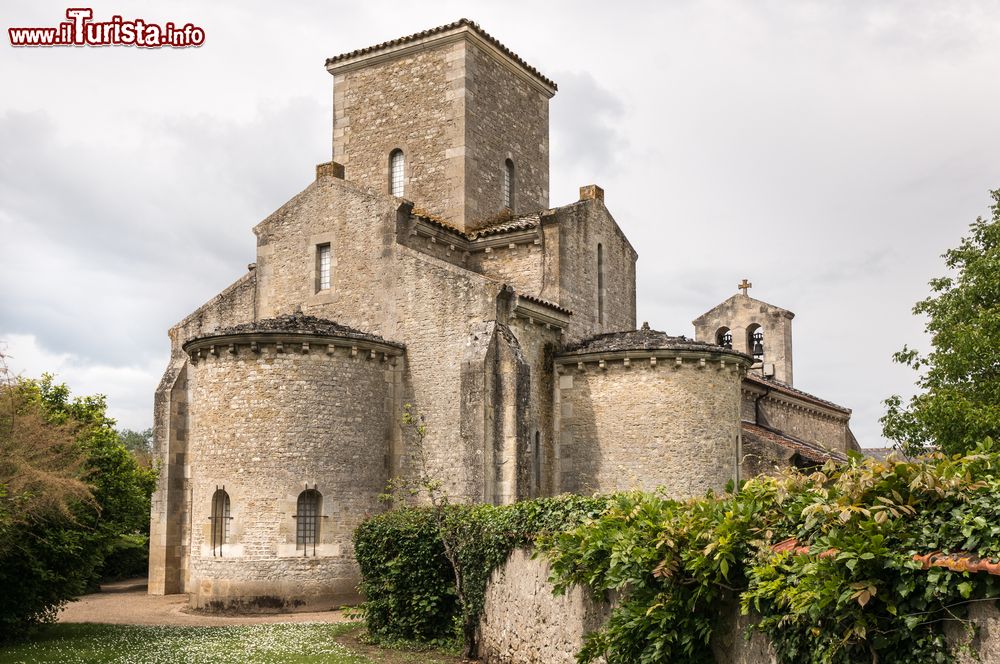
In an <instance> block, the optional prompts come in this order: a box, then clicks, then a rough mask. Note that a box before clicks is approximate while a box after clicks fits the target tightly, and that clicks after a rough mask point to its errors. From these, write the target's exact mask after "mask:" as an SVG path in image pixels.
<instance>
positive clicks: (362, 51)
mask: <svg viewBox="0 0 1000 664" xmlns="http://www.w3.org/2000/svg"><path fill="white" fill-rule="evenodd" d="M461 27H467V28H470V29H471V30H473V31H474V32H475V33H476V34H478V35H479V36H480V37H482V38H483V39H485V40H486V41H488V42H489V43H490V44H492V45H493V46H495V47H496V48H498V49H499V50H500V51H501V52H502V53H503V54H504V55H506V56H507V57H508V58H510V59H511V60H513V61H514V62H516V63H517V64H519V65H521V66H522V67H524V68H525V70H527V71H528V72H529V73H531V74H532V75H533V76H535V78H537V79H538V80H539V81H541V82H542V83H544V84H545V85H547V86H549V87H550V88H552V89H553V90H558V89H559V87H558V86H557V85H556V84H555V82H554V81H552V80H551V79H549V78H547V77H546V76H544V75H543V74H542V73H541V72H540V71H538V70H537V69H535V68H534V67H532V66H531V65H529V64H528V63H527V62H525V61H524V60H523V59H522V58H521V56H519V55H518V54H517V53H515V52H514V51H512V50H510V49H509V48H507V47H506V46H504V45H503V44H501V43H500V41H499V40H498V39H497V38H496V37H494V36H493V35H491V34H490V33H488V32H486V31H485V30H483V29H482V28H481V27H479V24H478V23H476V22H475V21H470V20H469V19H467V18H460V19H458V20H457V21H455V22H453V23H448V24H447V25H439V26H438V27H436V28H430V29H429V30H422V31H420V32H415V33H413V34H412V35H407V36H405V37H399V38H397V39H391V40H389V41H386V42H382V43H381V44H375V45H374V46H366V47H365V48H359V49H357V50H354V51H351V52H349V53H341V54H340V55H335V56H333V57H332V58H327V60H326V64H327V66H330V65H332V64H336V63H338V62H341V61H343V60H347V59H350V58H356V57H358V56H362V55H368V54H369V53H375V52H377V51H381V50H384V49H387V48H392V47H394V46H402V45H404V44H409V43H410V42H414V41H417V40H418V39H424V38H426V37H433V36H434V35H437V34H441V33H442V32H448V31H449V30H455V29H456V28H461Z"/></svg>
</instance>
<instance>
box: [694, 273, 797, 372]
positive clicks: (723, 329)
mask: <svg viewBox="0 0 1000 664" xmlns="http://www.w3.org/2000/svg"><path fill="white" fill-rule="evenodd" d="M752 287H753V284H751V283H750V282H749V281H747V280H746V279H744V280H743V281H742V282H740V283H739V284H738V286H737V288H739V290H740V292H739V293H737V294H736V295H733V296H732V297H731V298H729V299H728V300H726V301H725V302H723V303H722V304H720V305H718V306H716V307H714V308H712V309H710V310H709V311H707V312H705V313H704V314H702V315H701V316H699V317H698V318H695V319H694V321H692V322H693V323H694V330H695V339H697V340H698V341H703V342H705V343H712V344H718V345H720V346H726V347H728V348H732V349H733V350H737V351H739V352H741V353H746V354H747V355H750V356H751V357H753V359H754V364H753V366H752V367H751V368H750V371H752V372H755V373H758V374H760V375H762V376H764V377H765V378H773V379H775V380H777V381H779V382H782V383H785V384H786V385H791V384H792V319H793V318H795V314H793V313H792V312H791V311H788V310H787V309H782V308H781V307H776V306H774V305H773V304H768V303H767V302H762V301H760V300H756V299H754V298H752V297H750V296H749V295H748V294H747V291H748V290H749V289H750V288H752Z"/></svg>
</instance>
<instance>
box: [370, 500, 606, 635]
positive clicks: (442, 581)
mask: <svg viewBox="0 0 1000 664" xmlns="http://www.w3.org/2000/svg"><path fill="white" fill-rule="evenodd" d="M606 504H607V501H606V499H603V498H583V497H579V496H560V497H558V498H543V499H538V500H532V501H525V502H521V503H516V504H514V505H508V506H494V505H448V506H445V507H442V508H439V509H442V510H443V513H444V518H443V519H442V520H441V523H443V524H444V526H443V527H444V528H445V530H446V533H445V535H446V536H447V537H449V538H450V541H452V542H455V543H456V544H457V547H456V548H457V555H458V557H459V559H460V560H461V564H462V566H463V567H464V569H465V578H464V583H465V586H466V587H465V596H466V602H467V606H466V607H465V611H466V612H467V614H466V615H462V608H461V606H460V603H459V601H458V597H457V593H456V591H455V575H454V570H453V569H451V565H450V563H449V562H448V559H447V558H446V557H445V555H444V546H443V544H442V540H441V532H440V529H439V526H438V523H439V521H438V519H436V518H435V516H434V512H433V510H434V509H435V508H431V507H407V508H402V509H397V510H393V511H390V512H386V513H385V514H381V515H378V516H375V517H373V518H371V519H368V520H367V521H365V522H364V523H363V524H361V526H360V527H358V529H357V531H355V533H354V551H355V556H356V557H357V560H358V563H359V565H360V567H361V575H362V582H361V591H362V593H363V594H364V595H365V598H366V601H365V604H364V605H363V607H362V610H363V613H364V615H365V620H366V622H367V625H368V631H369V633H370V634H371V636H373V637H374V638H375V639H377V640H383V641H389V640H394V639H408V640H409V639H415V640H421V641H428V642H443V641H453V640H456V639H459V638H461V634H462V625H463V623H465V622H471V621H472V620H475V619H476V618H477V617H478V615H479V613H480V612H481V611H482V606H483V600H484V594H485V590H486V582H487V580H488V579H489V576H490V574H491V573H492V572H493V570H494V569H496V568H497V567H498V566H499V565H501V564H502V563H503V562H504V561H505V560H506V559H507V556H509V555H510V552H511V551H512V550H513V549H514V548H516V547H518V546H522V545H525V544H529V543H531V542H533V541H534V540H535V538H536V537H537V536H539V535H540V534H545V533H550V532H552V531H556V530H561V529H563V528H567V527H572V526H574V525H577V524H579V523H581V522H583V521H585V520H586V519H588V518H593V517H595V516H597V515H598V514H600V513H601V512H602V511H603V510H604V508H605V506H606Z"/></svg>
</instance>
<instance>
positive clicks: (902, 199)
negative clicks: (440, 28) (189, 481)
mask: <svg viewBox="0 0 1000 664" xmlns="http://www.w3.org/2000/svg"><path fill="white" fill-rule="evenodd" d="M64 11H65V5H57V4H55V3H54V2H45V1H43V2H34V1H32V2H28V1H27V0H15V2H13V3H10V6H9V7H6V8H5V18H6V19H7V21H8V22H9V24H10V25H49V24H53V23H55V22H57V21H58V20H59V18H60V17H61V16H62V15H63V12H64ZM114 11H115V12H116V13H121V14H123V15H126V16H133V17H134V16H141V17H144V18H147V19H149V20H184V21H189V20H190V21H192V22H194V23H196V24H199V25H202V26H203V27H204V28H205V30H206V34H207V40H206V44H205V46H204V47H202V48H200V49H188V50H181V51H178V50H171V49H165V50H156V51H140V50H138V49H129V48H108V49H75V48H73V49H65V48H64V49H11V48H8V47H6V46H4V47H0V59H2V63H3V67H0V89H3V90H4V91H5V93H6V94H4V95H3V96H2V98H0V145H2V146H3V149H2V150H0V241H2V243H3V247H2V249H3V253H2V257H3V260H0V332H2V333H5V334H6V335H7V339H8V340H11V339H21V340H22V341H19V344H24V343H25V342H24V341H23V339H31V340H33V341H32V343H33V344H34V346H33V347H34V348H36V349H39V350H37V353H40V354H39V355H38V356H37V357H36V358H35V360H34V362H35V363H34V364H33V365H32V367H31V370H32V371H36V372H37V371H41V370H48V369H52V368H53V367H50V366H43V364H44V363H45V362H47V361H51V362H61V363H62V364H59V365H58V366H59V367H63V369H64V370H65V371H66V372H67V375H66V380H67V381H68V382H70V384H71V387H72V388H73V389H74V391H76V392H83V391H102V392H108V395H109V399H110V403H111V406H112V408H113V409H114V410H115V411H116V412H124V411H126V410H130V409H131V410H132V411H133V413H134V414H132V415H129V416H128V417H130V418H132V419H133V420H134V421H137V422H138V421H139V420H142V421H148V420H149V419H150V411H151V404H152V390H153V388H154V386H155V382H156V381H155V380H149V381H148V384H147V385H145V386H144V387H143V386H141V385H140V384H139V383H138V382H137V383H135V384H134V388H135V389H136V390H141V393H139V394H130V393H128V392H129V391H128V390H125V391H124V392H118V391H115V392H114V393H112V390H111V388H110V387H106V386H101V385H99V384H98V382H97V381H99V380H101V379H106V380H108V381H109V385H113V386H117V385H119V382H116V381H120V380H122V376H132V375H133V373H130V372H135V371H140V372H141V371H147V370H148V371H151V372H152V373H151V375H153V376H156V375H158V374H159V372H160V371H161V369H162V367H163V366H165V365H166V361H167V350H168V348H167V339H166V330H167V328H168V327H169V326H170V325H171V324H173V323H174V322H176V321H177V320H178V319H180V318H181V317H183V316H184V315H185V314H187V313H188V312H189V311H191V310H192V309H194V308H195V307H197V306H198V305H200V304H201V303H202V302H204V301H206V300H207V299H209V298H210V297H211V296H212V295H214V294H215V293H216V292H218V291H219V290H221V289H222V288H223V287H225V286H226V285H227V284H228V283H230V282H231V281H232V280H233V279H235V278H237V277H238V276H239V275H240V274H241V273H242V272H243V270H244V269H245V265H246V263H247V262H249V261H251V260H253V251H254V247H253V236H252V234H251V233H250V228H251V226H253V225H254V224H255V223H256V222H257V221H259V220H260V219H261V218H263V217H264V216H265V215H266V214H268V213H269V212H270V211H271V210H273V209H275V208H277V207H278V206H279V205H281V204H282V203H284V202H285V201H286V200H287V199H288V198H289V197H290V196H292V195H293V194H295V193H296V192H297V191H298V190H300V189H301V188H302V187H304V186H305V185H307V184H308V182H309V180H310V179H311V171H312V167H313V165H314V164H316V163H318V162H321V161H326V160H327V159H329V154H330V138H331V137H330V133H329V132H330V121H331V117H332V108H331V98H330V97H331V95H330V87H331V82H330V77H329V75H328V74H327V72H326V71H325V70H324V67H323V62H324V59H325V58H326V57H328V56H331V55H335V54H336V53H340V52H345V51H350V50H353V49H355V48H360V47H364V46H367V45H370V44H375V43H379V42H382V41H385V40H387V39H391V38H394V37H398V36H400V35H404V34H409V33H412V32H415V31H418V30H421V29H424V28H427V27H431V26H434V25H440V24H443V23H447V22H450V21H453V20H455V19H457V18H458V17H460V16H462V15H465V14H467V12H469V11H470V10H469V5H468V3H463V2H459V1H458V0H441V1H438V2H425V3H418V4H413V3H400V2H395V1H392V0H373V1H372V2H365V3H360V2H347V1H331V0H323V1H322V2H320V1H319V0H314V1H312V2H301V3H295V4H294V6H292V5H289V6H285V5H282V6H280V7H278V6H277V5H273V4H271V3H266V2H263V1H261V0H253V1H251V2H239V3H236V2H216V3H208V4H206V3H203V2H191V1H187V0H178V1H177V2H172V3H170V4H169V5H163V6H156V7H151V6H150V5H149V3H147V2H143V1H141V0H119V1H118V2H116V4H115V6H114ZM98 12H99V13H100V10H98ZM470 18H472V19H474V20H476V21H478V22H479V23H480V24H481V25H482V26H483V27H484V28H485V29H486V30H487V31H489V32H490V33H491V34H493V35H494V36H496V37H497V38H498V39H500V40H501V41H502V42H504V43H505V44H507V45H508V46H509V47H511V48H512V49H513V50H514V51H516V52H517V53H519V54H520V55H521V56H523V57H524V58H525V59H526V60H527V61H528V62H530V63H532V64H533V65H535V66H537V67H538V68H539V69H540V70H541V71H542V72H545V73H546V74H549V75H550V76H552V77H553V78H554V79H555V80H556V82H557V83H559V84H560V91H559V92H558V93H557V96H556V97H555V98H554V100H553V102H552V115H551V118H552V123H553V127H552V137H551V144H552V163H551V167H552V175H551V182H552V192H551V193H552V195H551V200H552V203H553V204H557V205H558V204H564V203H567V202H571V201H572V200H575V198H576V195H577V187H579V186H580V185H583V184H590V183H592V182H594V183H596V184H599V185H601V186H603V187H604V188H605V190H606V201H607V204H608V206H609V208H610V209H611V210H612V212H613V214H614V216H615V218H616V220H617V221H618V222H619V224H620V225H621V226H622V228H623V230H624V231H625V232H626V233H627V235H628V236H629V238H630V240H631V242H632V244H633V245H634V246H635V247H636V248H637V250H638V252H639V265H638V288H639V297H638V309H639V311H638V315H639V320H640V321H642V320H649V321H650V323H651V324H652V325H653V326H654V327H656V328H658V329H664V330H667V331H670V332H672V333H674V334H691V331H692V330H691V326H690V321H691V320H692V319H693V318H694V317H695V316H697V315H699V314H700V313H702V312H703V311H705V310H707V309H709V308H710V307H712V306H713V305H714V304H716V303H717V302H719V301H721V300H722V299H724V298H725V297H728V296H729V295H730V294H732V293H733V292H734V291H735V285H736V283H737V282H738V281H739V279H740V278H742V277H749V278H750V279H751V280H752V281H753V282H754V283H755V288H754V290H753V291H752V294H753V295H754V296H756V297H759V298H760V299H763V300H767V301H769V302H772V303H774V304H776V305H778V306H782V307H785V308H788V309H790V310H792V311H795V312H796V314H797V317H796V319H795V376H796V384H797V386H799V387H801V388H803V389H805V390H808V391H810V392H814V393H816V394H818V395H820V396H822V397H825V398H829V399H831V400H833V401H837V402H839V403H842V404H843V405H845V406H848V407H851V408H853V409H854V411H855V416H854V428H855V431H856V433H857V435H858V437H859V439H861V441H862V442H863V443H867V444H877V443H879V442H880V439H879V426H878V424H877V418H878V415H879V414H880V413H881V406H880V405H879V404H880V402H881V401H882V399H884V398H885V397H886V396H888V395H889V394H892V393H896V392H900V393H904V394H907V393H908V392H909V390H910V389H911V385H912V379H913V376H912V374H911V373H910V372H908V371H906V370H904V369H901V368H899V367H896V366H894V365H893V364H892V363H891V359H890V358H891V353H892V352H893V351H894V350H896V349H898V348H899V347H900V346H902V344H903V343H908V344H911V345H913V344H914V343H918V344H919V343H920V341H921V340H922V339H923V336H922V331H921V322H920V321H919V320H917V319H915V318H914V317H913V316H912V315H911V313H910V308H911V306H912V303H913V302H915V301H916V300H918V299H920V298H922V297H923V296H924V295H925V294H926V292H927V286H926V282H927V280H928V279H930V278H932V277H934V276H936V275H938V274H940V273H941V272H942V271H943V266H942V264H941V261H940V257H939V256H940V254H941V253H942V252H943V251H944V249H945V248H947V247H949V246H953V245H955V244H956V243H957V242H958V239H959V237H960V236H961V234H962V233H963V232H964V231H965V229H966V227H967V225H968V224H969V223H970V222H971V221H972V220H973V219H974V218H975V217H976V215H978V214H983V213H985V207H986V205H987V203H988V198H987V195H986V192H987V190H988V189H990V188H996V187H998V186H1000V125H998V123H997V122H996V120H995V117H994V116H995V114H996V109H997V108H1000V86H996V85H991V83H992V82H993V80H994V79H995V78H996V63H997V62H1000V7H998V5H997V3H996V2H993V1H989V0H984V1H981V2H977V1H974V0H966V1H963V0H959V1H957V2H951V3H947V4H942V3H935V2H913V3H898V2H889V3H878V4H872V3H861V2H846V3H829V2H819V1H815V2H813V1H809V0H807V1H804V2H780V1H777V0H768V1H765V2H758V3H741V2H725V1H718V2H687V1H678V2H669V3H664V2H652V1H650V2H637V3H632V4H621V3H607V2H599V1H597V0H578V1H574V2H570V1H569V0H560V1H553V2H547V3H539V2H528V1H527V0H524V1H513V0H512V1H511V2H505V3H502V4H495V5H494V4H488V3H479V4H476V5H475V7H474V13H473V14H472V15H471V16H470ZM40 349H44V352H43V351H42V350H40ZM15 350H17V349H15V348H14V347H13V346H12V348H11V352H14V351H15ZM20 352H21V353H22V354H24V353H28V352H29V351H27V350H24V349H23V348H22V349H20ZM88 367H91V368H93V371H94V373H93V374H87V370H88ZM150 367H152V368H150ZM117 369H120V370H121V371H122V372H123V373H122V374H121V375H118V374H115V373H114V372H115V371H116V370H117ZM85 377H86V379H87V380H90V381H92V382H89V383H87V384H86V385H87V387H84V386H82V385H75V384H73V381H74V380H76V379H77V378H80V379H83V378H85ZM136 380H138V379H136ZM119 399H125V400H127V401H125V404H126V405H121V404H118V403H116V401H117V400H119ZM140 411H143V412H144V413H145V414H144V415H141V414H140ZM123 417H124V416H123ZM137 426H138V424H137Z"/></svg>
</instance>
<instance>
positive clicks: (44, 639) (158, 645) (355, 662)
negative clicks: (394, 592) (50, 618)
mask: <svg viewBox="0 0 1000 664" xmlns="http://www.w3.org/2000/svg"><path fill="white" fill-rule="evenodd" d="M357 627H358V626H357V624H351V623H340V624H325V623H296V624H270V625H238V626H232V627H140V626H137V625H98V624H89V623H83V624H73V623H62V624H55V625H48V626H46V627H45V628H43V629H42V630H41V631H39V633H38V634H37V635H36V636H35V637H34V638H33V639H31V640H30V641H27V642H25V643H20V644H15V645H11V646H6V647H0V664H15V663H17V664H19V663H21V662H24V663H25V664H27V663H29V662H30V663H32V664H34V663H35V662H59V663H60V664H91V663H94V664H96V663H97V662H100V663H101V664H104V663H107V664H166V663H168V662H169V663H171V664H172V663H174V662H198V663H199V664H200V663H202V662H204V663H205V664H229V663H232V664H244V663H258V662H259V663H260V664H265V663H266V664H272V663H273V664H298V663H300V662H323V663H324V664H376V662H378V661H379V660H373V659H369V658H368V657H366V656H363V655H359V654H358V653H356V652H354V651H353V650H351V649H350V648H348V647H347V646H345V645H343V644H341V643H338V642H337V641H336V638H338V637H342V636H343V635H344V634H346V633H347V632H350V631H352V630H356V629H357Z"/></svg>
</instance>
